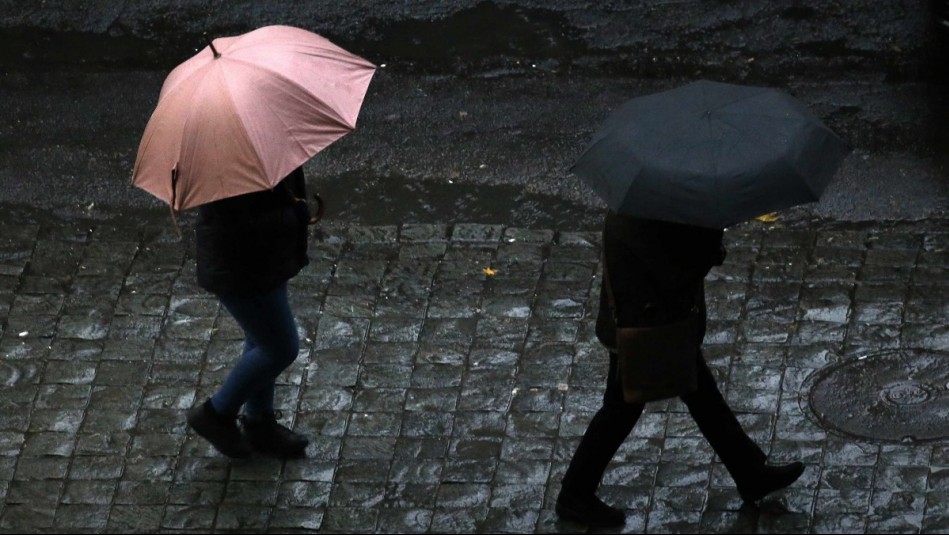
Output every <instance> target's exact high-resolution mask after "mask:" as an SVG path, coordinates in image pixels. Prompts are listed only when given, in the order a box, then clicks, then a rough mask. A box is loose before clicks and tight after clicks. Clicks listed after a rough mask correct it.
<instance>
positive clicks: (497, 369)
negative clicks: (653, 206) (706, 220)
mask: <svg viewBox="0 0 949 535" xmlns="http://www.w3.org/2000/svg"><path fill="white" fill-rule="evenodd" d="M186 227H187V221H183V224H182V230H183V232H184V234H183V236H180V237H179V236H178V234H177V233H176V232H175V230H174V227H173V226H172V225H171V224H170V223H169V222H168V221H167V220H161V221H151V220H143V221H137V222H126V221H122V220H118V219H116V220H111V219H110V220H105V221H101V220H99V221H96V220H90V221H61V220H56V219H54V218H50V217H38V216H34V215H30V214H29V213H25V212H20V211H8V212H5V213H4V215H0V388H2V390H0V530H2V531H3V532H5V533H14V532H87V533H96V532H130V531H134V532H154V533H159V532H176V533H181V532H184V533H191V532H194V533H198V532H208V531H215V532H247V533H250V532H255V533H256V532H312V533H316V532H320V533H360V532H365V533H369V532H373V533H389V532H398V533H440V532H447V533H471V532H482V533H483V532H506V533H574V532H578V531H580V532H582V531H584V529H583V528H582V527H580V526H576V525H572V524H569V523H563V522H560V521H559V520H557V518H556V515H554V514H553V501H554V499H555V497H556V493H557V491H558V489H559V478H560V477H561V475H562V474H563V471H564V470H565V468H566V464H567V462H569V459H570V455H571V454H572V452H573V449H574V448H575V447H576V444H577V442H578V441H579V438H580V436H581V435H582V433H583V431H584V429H585V427H586V424H587V422H588V421H589V418H590V417H591V416H592V413H593V412H594V411H595V410H596V409H597V407H598V405H599V402H600V396H601V394H602V382H603V378H604V375H605V372H606V358H605V353H604V352H603V350H602V348H600V346H599V344H598V343H597V341H596V338H595V335H594V332H593V326H594V319H595V313H596V309H597V304H598V302H599V301H598V300H599V279H598V276H599V268H600V266H599V235H598V232H596V231H595V230H594V231H590V232H560V231H558V230H556V229H542V230H538V229H524V228H505V227H503V226H499V225H481V224H474V223H472V224H467V223H466V224H455V225H448V224H438V225H429V224H424V225H423V224H404V225H398V226H379V227H351V228H345V227H342V226H332V225H329V226H327V227H326V228H324V229H323V236H322V237H321V238H320V239H314V240H313V242H312V244H311V258H312V262H311V264H310V266H308V267H307V268H306V270H305V271H304V272H303V273H301V275H300V276H299V277H297V278H296V279H295V280H294V281H293V282H292V283H291V299H292V302H293V306H294V308H295V311H296V313H297V318H298V324H299V331H300V335H301V338H302V340H303V343H302V346H301V350H300V358H299V359H298V360H297V361H296V362H295V363H294V364H293V365H292V366H291V368H290V369H288V370H287V372H286V373H285V374H284V375H283V376H282V377H281V379H280V383H281V384H280V387H279V389H278V398H279V399H278V404H279V405H280V406H281V407H282V408H283V409H284V413H285V414H286V415H287V416H288V417H289V418H290V421H291V422H292V425H293V426H294V428H295V429H297V430H298V431H301V432H304V433H306V434H308V435H309V436H310V438H311V441H312V442H311V445H310V447H309V449H308V452H307V453H308V455H307V457H306V458H305V459H299V460H288V461H285V462H280V461H275V460H271V459H254V460H250V461H231V460H229V459H226V458H223V457H221V456H220V455H218V454H216V453H215V452H214V450H213V449H211V448H210V447H209V446H208V444H207V443H206V442H204V441H203V440H201V439H199V438H198V437H196V436H194V435H193V434H192V433H189V432H188V430H187V427H186V425H185V424H184V417H183V416H184V414H183V413H184V409H186V408H187V407H190V406H191V405H192V404H194V403H196V402H197V401H198V400H200V399H203V398H204V397H205V396H207V395H208V394H210V393H211V392H212V391H213V390H214V389H215V388H216V387H217V385H218V384H219V383H220V381H221V380H222V379H223V376H224V375H225V374H226V373H227V371H228V369H229V367H230V363H231V359H232V358H233V357H232V356H233V355H234V354H235V352H236V351H238V350H239V347H240V338H241V334H240V330H239V329H238V328H237V326H236V324H235V323H234V322H233V320H231V318H230V317H229V316H228V315H227V314H226V313H225V312H224V311H223V310H222V309H221V308H220V307H219V305H218V304H217V301H216V300H215V299H213V298H212V297H211V296H209V295H208V294H206V293H205V292H203V291H202V290H201V289H200V288H198V287H197V286H196V284H195V282H194V265H193V264H194V260H193V256H194V255H193V249H192V247H193V246H192V243H191V236H190V234H189V232H188V231H187V229H186ZM726 240H727V242H728V246H729V256H728V259H727V260H726V263H725V265H723V266H721V267H718V268H716V269H715V270H714V271H713V273H712V274H711V275H710V276H709V279H708V286H707V287H708V297H709V313H710V322H709V331H708V336H707V338H706V345H707V358H708V360H709V364H710V367H711V368H712V370H713V373H715V375H716V376H717V377H718V378H719V379H720V381H721V384H722V389H723V391H724V392H725V394H726V396H727V398H728V400H729V402H730V403H731V404H732V405H733V407H734V408H735V409H736V411H737V412H738V413H739V418H740V419H741V421H742V423H743V424H744V425H745V427H746V428H747V429H748V431H749V433H750V434H751V435H752V436H753V437H755V439H756V440H758V441H759V442H760V443H761V444H762V445H763V447H764V449H765V450H766V451H767V452H769V453H770V455H771V457H772V458H773V459H775V460H778V461H783V460H790V459H796V458H800V459H802V460H803V461H804V462H805V463H806V464H807V471H806V472H805V474H804V476H803V477H802V478H801V480H799V481H798V482H797V483H796V484H795V485H793V486H792V487H791V488H790V489H788V490H787V491H786V492H783V493H779V494H778V495H776V496H774V497H772V498H769V499H768V500H766V502H765V503H764V504H763V505H762V507H761V508H760V509H753V508H749V507H747V506H745V507H743V506H742V505H741V502H740V500H739V498H738V496H737V492H735V489H734V486H733V483H732V482H731V480H730V478H729V477H728V475H727V473H726V472H725V470H724V468H723V467H722V465H721V463H720V462H718V460H717V459H716V457H715V455H714V453H713V452H712V450H711V449H710V448H709V446H708V444H707V443H705V441H704V439H702V437H701V434H700V433H699V432H698V430H697V429H696V428H695V426H694V424H693V423H692V422H691V420H690V419H689V417H688V414H687V412H686V411H685V407H684V405H682V404H681V403H680V402H678V401H670V402H665V403H657V404H654V405H651V406H649V407H648V408H647V412H646V413H645V414H644V416H643V418H642V420H641V422H640V423H639V425H638V426H637V427H636V429H635V430H634V432H633V435H632V436H631V437H630V439H629V440H628V441H627V442H626V443H625V444H624V446H623V447H622V449H621V450H620V452H619V453H618V454H617V457H616V459H615V460H614V462H613V464H611V465H610V468H609V470H608V472H607V474H606V476H605V478H604V481H603V485H602V487H601V495H602V496H603V498H604V499H605V500H607V501H609V502H611V503H615V504H618V505H621V506H623V507H626V508H627V509H628V514H629V516H628V522H627V525H626V526H625V529H624V530H620V531H627V532H648V533H662V532H682V531H685V532H703V533H755V532H782V533H853V532H895V533H930V532H933V533H935V532H946V531H947V529H949V499H947V497H946V496H947V493H946V491H947V489H949V444H947V443H946V442H945V440H935V441H918V442H911V443H894V442H892V441H886V440H874V439H873V438H860V437H852V436H845V435H843V434H840V433H838V432H837V431H835V430H833V429H830V428H827V427H823V426H822V424H821V423H820V421H819V419H818V418H816V417H815V415H814V414H812V413H811V409H810V408H809V405H808V395H809V391H808V388H809V386H810V385H811V380H812V379H813V377H814V376H815V374H816V373H817V372H818V371H820V370H822V369H824V368H826V367H828V366H833V365H837V364H840V363H842V362H846V361H848V360H850V359H854V358H856V357H859V356H862V355H867V354H873V353H881V352H885V351H893V350H897V349H904V350H914V351H924V352H928V353H936V354H939V355H943V354H947V353H949V326H947V322H946V317H947V314H946V313H947V304H946V303H949V274H947V271H946V269H945V266H946V261H947V259H949V225H946V224H945V222H939V221H935V222H933V221H931V222H917V223H899V224H880V225H875V226H871V225H854V224H845V223H813V224H809V225H808V224H801V223H797V224H795V225H793V226H792V227H785V226H783V225H781V224H778V225H765V224H761V223H757V222H755V223H748V224H745V225H742V226H739V227H736V228H734V229H731V230H729V231H728V232H727V234H726ZM946 358H949V357H946ZM940 395H945V394H944V393H942V394H940ZM946 416H947V415H946V414H933V415H932V418H931V419H930V422H929V423H930V424H932V425H935V426H940V425H941V426H946V425H949V423H946ZM943 435H944V434H943Z"/></svg>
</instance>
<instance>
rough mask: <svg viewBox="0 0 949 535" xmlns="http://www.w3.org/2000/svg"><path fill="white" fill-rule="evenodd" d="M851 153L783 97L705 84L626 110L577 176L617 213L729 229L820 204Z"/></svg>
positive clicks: (635, 102) (584, 158)
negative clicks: (813, 204) (736, 224)
mask: <svg viewBox="0 0 949 535" xmlns="http://www.w3.org/2000/svg"><path fill="white" fill-rule="evenodd" d="M849 152H850V147H849V146H847V144H846V143H844V142H843V141H841V140H840V138H838V137H837V136H836V135H835V134H834V133H833V132H831V131H830V130H829V129H828V128H827V127H826V126H824V124H823V123H821V121H820V120H819V119H817V118H816V117H815V116H814V115H813V114H811V113H810V112H808V111H807V110H806V109H805V108H804V106H803V105H802V103H801V102H800V101H798V100H797V99H795V98H794V97H792V96H790V95H788V94H787V93H785V92H783V91H780V90H777V89H771V88H764V87H750V86H741V85H732V84H724V83H718V82H710V81H705V80H702V81H698V82H694V83H691V84H688V85H685V86H682V87H679V88H676V89H672V90H670V91H663V92H661V93H656V94H653V95H647V96H644V97H639V98H634V99H632V100H629V101H627V102H626V103H624V104H623V105H622V106H621V107H620V108H619V109H617V110H616V111H615V112H613V113H612V114H611V115H610V116H609V117H608V118H607V120H606V121H605V122H604V124H603V125H602V126H601V127H600V129H599V130H598V131H597V132H596V134H594V136H593V139H592V140H591V142H590V145H589V146H588V147H587V149H586V151H584V153H583V154H582V155H581V156H580V159H579V160H578V161H577V162H576V163H575V164H574V165H573V167H571V171H573V172H574V173H575V174H577V175H578V176H580V178H581V179H583V180H584V181H585V182H586V183H587V184H589V185H590V186H591V187H592V188H593V189H594V191H596V192H597V193H598V194H599V195H600V197H602V198H603V200H605V201H606V203H607V204H608V205H609V206H610V208H612V209H613V210H616V211H617V212H620V213H625V214H629V215H634V216H638V217H643V218H648V219H661V220H664V221H672V222H676V223H687V224H691V225H698V226H702V227H709V228H724V227H727V226H729V225H733V224H735V223H739V222H741V221H745V220H748V219H751V218H753V217H756V216H760V215H763V214H766V213H769V212H774V211H776V210H780V209H783V208H789V207H791V206H795V205H798V204H804V203H808V202H813V201H816V200H818V199H819V198H820V195H821V193H822V192H823V191H824V188H825V187H826V186H827V184H828V182H830V179H831V178H832V177H833V175H834V173H835V172H836V170H837V168H838V166H839V165H840V163H841V161H842V160H843V159H844V157H845V156H846V155H847V154H848V153H849Z"/></svg>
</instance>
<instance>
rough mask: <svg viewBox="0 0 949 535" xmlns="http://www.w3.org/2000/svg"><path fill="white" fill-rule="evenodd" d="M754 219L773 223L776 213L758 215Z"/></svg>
mask: <svg viewBox="0 0 949 535" xmlns="http://www.w3.org/2000/svg"><path fill="white" fill-rule="evenodd" d="M755 219H757V220H758V221H761V222H763V223H774V222H775V221H777V220H778V214H776V213H775V212H771V213H770V214H765V215H759V216H758V217H756V218H755Z"/></svg>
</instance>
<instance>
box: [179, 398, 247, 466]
mask: <svg viewBox="0 0 949 535" xmlns="http://www.w3.org/2000/svg"><path fill="white" fill-rule="evenodd" d="M188 425H189V426H191V429H194V432H195V433H197V434H199V435H201V436H202V437H204V438H205V439H206V440H207V441H208V442H210V443H211V445H212V446H214V449H216V450H217V451H219V452H221V453H223V454H224V455H227V456H228V457H233V458H235V459H244V458H247V457H250V456H251V455H253V454H254V450H253V448H251V446H250V444H248V443H247V439H246V438H244V436H243V435H241V430H240V428H239V427H238V426H237V417H236V416H225V415H222V414H218V412H217V411H215V410H214V406H213V405H211V400H210V399H208V400H207V401H205V402H204V403H202V404H201V405H198V406H196V407H193V408H192V409H191V410H189V411H188Z"/></svg>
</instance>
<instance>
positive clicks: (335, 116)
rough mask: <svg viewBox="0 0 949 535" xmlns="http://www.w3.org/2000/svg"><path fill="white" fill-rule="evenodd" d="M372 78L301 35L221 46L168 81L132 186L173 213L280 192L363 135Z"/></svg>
mask: <svg viewBox="0 0 949 535" xmlns="http://www.w3.org/2000/svg"><path fill="white" fill-rule="evenodd" d="M374 72H375V66H374V65H373V64H371V63H369V62H367V61H366V60H364V59H362V58H359V57H357V56H354V55H352V54H350V53H349V52H347V51H345V50H343V49H342V48H339V47H338V46H336V45H334V44H333V43H331V42H330V41H328V40H327V39H325V38H323V37H321V36H319V35H316V34H315V33H312V32H309V31H306V30H302V29H300V28H294V27H290V26H265V27H263V28H258V29H256V30H254V31H251V32H249V33H246V34H243V35H239V36H235V37H223V38H219V39H215V40H214V41H212V42H210V43H209V45H208V46H207V47H206V48H205V49H203V50H201V51H200V52H199V53H198V54H196V55H195V56H194V57H192V58H191V59H189V60H187V61H185V62H184V63H182V64H180V65H178V66H177V67H176V68H175V69H174V70H172V72H171V73H170V74H169V75H168V77H167V78H166V79H165V83H164V85H163V86H162V88H161V93H160V94H159V97H158V104H157V106H156V108H155V111H154V112H153V113H152V116H151V118H150V119H149V121H148V124H147V125H146V127H145V132H144V134H143V136H142V140H141V143H140V145H139V148H138V154H137V156H136V160H135V170H134V172H133V175H132V184H133V185H135V186H137V187H139V188H142V189H144V190H145V191H147V192H149V193H151V194H152V195H154V196H156V197H158V198H159V199H161V200H163V201H165V202H166V203H168V204H169V206H171V208H172V210H173V211H176V210H186V209H188V208H192V207H195V206H198V205H201V204H204V203H207V202H211V201H215V200H218V199H223V198H227V197H232V196H235V195H241V194H243V193H250V192H253V191H260V190H265V189H270V188H273V187H274V186H275V185H277V184H278V183H279V182H280V180H282V179H283V178H284V177H285V176H287V175H288V174H289V173H290V172H291V171H293V170H294V169H296V168H297V167H299V166H300V165H302V164H303V163H304V162H306V161H307V160H308V159H309V158H311V157H312V156H313V155H314V154H316V153H318V152H319V151H321V150H323V149H324V148H326V147H327V146H328V145H329V144H331V143H333V142H334V141H336V140H338V139H339V138H341V137H343V136H344V135H346V134H347V133H349V132H350V131H352V130H353V129H354V128H355V127H356V117H357V116H358V114H359V109H360V107H361V106H362V101H363V98H364V97H365V94H366V91H367V89H368V86H369V82H370V80H371V78H372V75H373V73H374Z"/></svg>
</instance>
